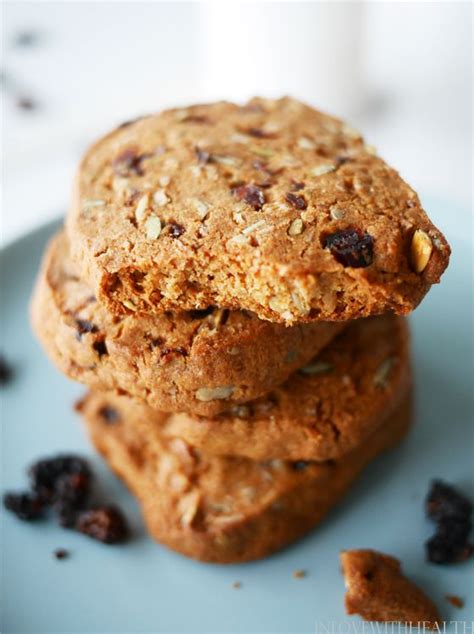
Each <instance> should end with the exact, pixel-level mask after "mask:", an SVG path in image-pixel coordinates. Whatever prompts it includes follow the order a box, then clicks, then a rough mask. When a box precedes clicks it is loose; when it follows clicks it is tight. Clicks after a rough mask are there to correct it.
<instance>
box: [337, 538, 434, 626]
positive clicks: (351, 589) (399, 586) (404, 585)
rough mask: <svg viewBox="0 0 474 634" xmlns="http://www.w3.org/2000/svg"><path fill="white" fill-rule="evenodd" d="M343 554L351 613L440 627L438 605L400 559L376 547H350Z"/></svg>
mask: <svg viewBox="0 0 474 634" xmlns="http://www.w3.org/2000/svg"><path fill="white" fill-rule="evenodd" d="M340 557H341V564H342V573H343V575H344V580H345V583H346V596H345V607H346V612H347V614H358V615H359V616H361V617H362V618H363V619H364V621H379V622H382V623H387V622H391V623H392V622H397V623H403V624H404V625H405V626H406V625H417V624H419V623H421V622H423V624H424V626H425V628H426V629H439V626H440V624H441V623H442V619H441V616H440V614H439V612H438V609H437V607H436V606H435V604H434V603H433V602H432V601H431V599H430V598H429V597H428V596H426V594H425V593H424V592H423V591H422V590H421V589H420V588H419V587H418V586H416V585H415V584H414V583H413V582H412V581H410V580H409V579H407V577H405V575H404V574H403V572H402V569H401V564H400V562H399V561H398V559H395V557H392V556H390V555H386V554H384V553H381V552H377V551H375V550H346V551H343V552H342V553H341V555H340Z"/></svg>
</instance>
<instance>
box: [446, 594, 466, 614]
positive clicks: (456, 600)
mask: <svg viewBox="0 0 474 634" xmlns="http://www.w3.org/2000/svg"><path fill="white" fill-rule="evenodd" d="M445 598H446V601H448V602H449V603H451V605H454V607H455V608H458V610H461V609H462V608H463V607H464V601H463V600H462V599H461V597H457V596H456V595H455V594H446V595H445Z"/></svg>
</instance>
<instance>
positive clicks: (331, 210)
mask: <svg viewBox="0 0 474 634" xmlns="http://www.w3.org/2000/svg"><path fill="white" fill-rule="evenodd" d="M67 226H68V232H69V237H70V240H71V246H72V251H73V255H74V257H75V259H76V260H77V261H78V262H79V263H80V265H81V267H82V268H81V271H82V274H83V276H84V278H85V279H86V280H88V281H89V282H90V283H91V284H92V287H93V290H94V293H95V294H96V295H97V297H98V298H99V299H100V300H101V301H103V302H104V303H105V304H106V305H107V306H108V307H109V308H110V309H111V310H112V311H113V312H115V313H117V314H122V313H129V312H136V311H138V310H140V311H143V312H155V313H160V312H163V311H165V310H174V311H183V310H191V309H205V308H207V307H208V306H214V305H215V306H219V307H222V308H228V309H231V310H241V309H245V310H250V311H252V312H254V313H256V314H257V315H258V316H259V317H260V318H263V319H268V320H270V321H274V322H282V323H287V324H292V323H295V322H302V321H312V320H329V321H333V320H336V321H337V320H349V319H354V318H358V317H364V316H369V315H374V314H382V313H385V312H387V311H394V312H395V313H398V314H406V313H408V312H410V311H411V310H412V309H413V308H415V307H416V306H417V304H418V303H419V302H420V301H421V299H422V298H423V296H424V295H425V293H426V292H427V291H428V289H429V288H430V286H431V284H433V283H435V282H438V281H439V279H440V276H441V274H442V273H443V271H444V269H445V268H446V266H447V264H448V259H449V253H450V250H449V246H448V244H447V243H446V240H445V239H444V237H443V235H442V234H441V233H440V231H439V230H438V229H437V228H436V227H435V226H434V225H433V224H432V223H431V222H430V220H429V219H428V217H427V215H426V214H425V212H424V211H423V209H422V207H421V205H420V201H419V199H418V196H417V195H416V193H415V192H414V191H413V190H412V189H411V188H410V187H409V186H408V185H407V184H406V183H405V182H404V181H403V180H402V179H401V178H400V176H399V175H398V173H397V172H396V171H395V170H393V169H392V168H390V167H389V166H388V165H387V164H386V163H385V162H384V161H383V160H382V159H381V158H379V157H378V156H376V155H375V154H374V152H373V150H372V148H370V147H368V146H367V145H365V143H364V141H363V139H362V137H361V136H360V135H359V133H358V132H356V131H354V130H353V129H351V128H349V127H348V126H347V125H345V124H344V123H343V122H342V121H339V120H338V119H334V118H333V117H330V116H327V115H325V114H322V113H320V112H317V111H316V110H313V109H312V108H310V107H308V106H306V105H304V104H302V103H300V102H298V101H295V100H294V99H290V98H283V99H279V100H275V101H273V100H265V99H254V100H252V101H251V102H250V103H248V104H247V105H245V106H238V105H234V104H231V103H225V102H220V103H215V104H210V105H198V106H192V107H190V108H186V109H184V110H182V109H181V110H168V111H165V112H162V113H160V114H157V115H153V116H149V117H144V118H142V119H140V120H137V121H135V122H132V123H128V124H124V125H122V126H120V128H118V129H117V130H114V131H113V132H111V133H110V134H109V135H107V136H106V137H104V138H103V139H101V140H100V141H99V142H97V143H96V144H95V145H94V146H93V147H92V148H91V149H90V150H89V151H88V152H87V154H86V155H85V157H84V159H83V160H82V162H81V165H80V167H79V171H78V174H77V178H76V184H75V192H74V196H73V201H72V206H71V209H70V213H69V216H68V221H67Z"/></svg>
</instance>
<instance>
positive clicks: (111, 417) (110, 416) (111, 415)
mask: <svg viewBox="0 0 474 634" xmlns="http://www.w3.org/2000/svg"><path fill="white" fill-rule="evenodd" d="M97 413H98V414H99V416H100V417H101V418H102V419H103V420H104V421H105V422H106V423H108V424H110V425H113V424H114V423H118V422H119V420H120V414H119V413H118V412H117V410H116V409H114V408H113V407H111V406H110V405H103V406H102V407H101V408H100V409H99V411H98V412H97Z"/></svg>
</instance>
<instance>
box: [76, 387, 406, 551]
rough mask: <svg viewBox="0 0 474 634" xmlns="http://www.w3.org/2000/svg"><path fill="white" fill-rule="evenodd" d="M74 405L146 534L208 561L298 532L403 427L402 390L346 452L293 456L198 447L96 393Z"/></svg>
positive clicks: (277, 543)
mask: <svg viewBox="0 0 474 634" xmlns="http://www.w3.org/2000/svg"><path fill="white" fill-rule="evenodd" d="M79 409H80V410H81V411H82V414H83V416H84V419H85V422H86V424H87V427H88V428H89V432H90V435H91V437H92V441H93V443H94V444H95V446H96V447H97V449H98V450H99V451H100V452H101V453H102V454H103V456H104V457H105V459H106V460H107V462H108V463H109V465H110V466H111V467H112V469H113V470H114V471H115V472H116V473H117V474H118V475H119V476H120V477H121V478H123V479H124V481H125V482H126V483H127V485H128V486H129V487H130V489H131V490H132V491H133V493H134V494H135V495H136V496H137V497H138V498H139V500H140V503H141V505H142V509H143V515H144V518H145V521H146V524H147V526H148V530H149V531H150V534H151V535H152V537H154V538H155V539H156V540H157V541H159V542H162V543H163V544H165V545H166V546H168V547H169V548H172V549H174V550H177V551H178V552H180V553H183V554H184V555H187V556H188V557H193V558H194V559H199V560H201V561H210V562H216V563H235V562H243V561H249V560H252V559H258V558H260V557H265V556H266V555H269V554H271V553H272V552H274V551H275V550H278V549H279V548H282V547H283V546H285V545H287V544H288V543H290V542H291V541H293V540H295V539H298V538H299V537H301V536H302V535H304V534H305V533H307V532H308V531H309V530H310V529H311V528H313V527H314V526H315V525H316V524H317V523H318V522H319V521H320V520H321V519H322V518H323V516H324V515H325V514H326V513H327V512H328V511H329V510H330V509H331V508H332V507H333V506H334V505H335V504H336V503H337V502H338V501H339V500H340V499H341V497H342V496H343V495H344V493H345V492H346V491H347V489H348V488H349V487H350V485H351V483H352V482H353V481H354V479H355V478H356V477H357V476H358V474H359V473H360V472H361V470H362V469H363V468H364V467H365V465H366V464H367V463H368V462H370V460H372V459H373V458H374V457H375V456H376V455H377V454H379V453H380V452H381V451H384V450H386V449H389V448H390V447H392V446H393V445H394V444H396V443H397V442H398V441H399V440H400V439H401V438H402V437H403V436H404V434H405V432H406V430H407V428H408V426H409V423H410V415H411V407H410V399H409V397H407V398H406V399H405V400H404V401H403V403H402V404H400V406H399V407H398V408H397V409H396V410H395V411H393V412H392V413H391V414H390V416H389V417H388V418H386V419H385V420H384V421H383V422H382V421H381V424H380V425H379V429H378V430H377V431H376V432H375V433H374V434H373V435H372V436H371V437H370V438H368V439H367V440H366V442H365V443H364V444H363V445H362V446H360V447H359V448H357V449H356V450H354V451H353V452H352V453H351V454H348V455H347V456H344V458H342V459H340V460H337V461H327V462H324V463H306V464H301V463H288V462H287V463H285V462H283V461H280V460H277V461H270V462H269V461H267V462H264V463H258V462H254V461H251V460H247V459H245V458H232V457H228V458H223V457H209V456H206V455H205V454H202V453H200V452H199V451H197V450H195V449H192V448H191V447H190V446H189V445H188V444H187V443H185V442H184V441H182V440H180V439H163V438H161V437H160V436H159V434H156V426H155V424H154V421H150V420H149V419H146V418H142V419H139V420H138V421H135V420H134V421H130V420H129V419H128V418H127V416H126V414H125V413H124V412H122V411H121V410H120V409H118V410H117V409H111V408H110V404H109V401H108V399H107V397H104V396H103V395H101V394H90V395H89V396H88V397H86V398H85V399H84V401H83V402H82V403H81V404H80V406H79Z"/></svg>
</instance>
